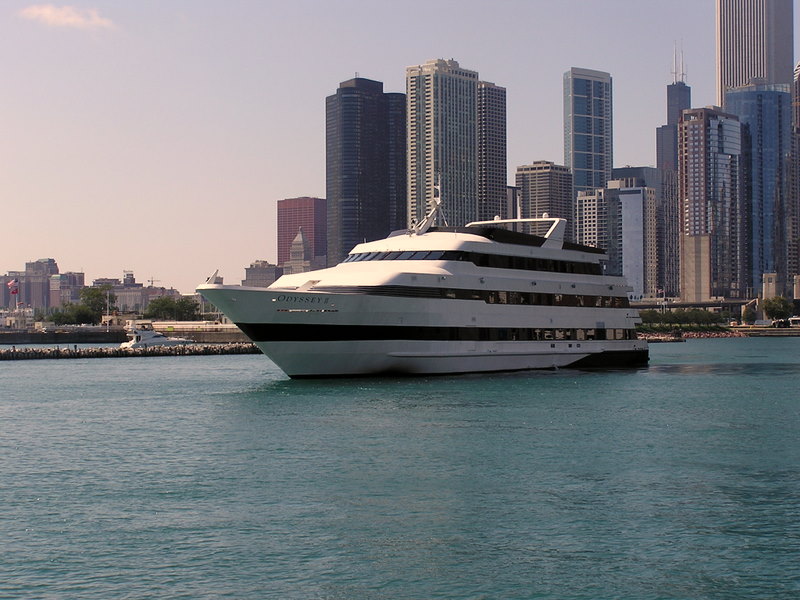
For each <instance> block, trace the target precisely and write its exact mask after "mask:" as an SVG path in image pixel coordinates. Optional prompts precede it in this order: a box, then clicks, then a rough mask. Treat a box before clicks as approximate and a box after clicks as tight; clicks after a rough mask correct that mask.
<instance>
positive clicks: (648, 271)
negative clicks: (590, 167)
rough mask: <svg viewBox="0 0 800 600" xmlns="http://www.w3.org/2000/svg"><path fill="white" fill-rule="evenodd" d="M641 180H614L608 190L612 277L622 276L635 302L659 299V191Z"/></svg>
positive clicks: (609, 247)
mask: <svg viewBox="0 0 800 600" xmlns="http://www.w3.org/2000/svg"><path fill="white" fill-rule="evenodd" d="M643 183H644V182H643V181H642V180H641V179H639V178H637V177H631V178H623V179H612V180H611V181H609V182H608V184H607V186H606V189H605V201H606V212H607V219H608V220H607V224H606V227H607V234H606V240H607V243H608V268H607V270H606V273H608V274H609V275H622V276H624V277H625V280H626V281H627V282H628V285H630V286H631V288H632V290H631V291H630V292H629V293H628V297H629V298H630V299H631V300H641V299H642V298H653V297H655V296H656V277H657V274H658V256H657V252H656V247H657V246H656V241H657V240H656V190H655V189H654V188H651V187H647V186H645V185H642V184H643Z"/></svg>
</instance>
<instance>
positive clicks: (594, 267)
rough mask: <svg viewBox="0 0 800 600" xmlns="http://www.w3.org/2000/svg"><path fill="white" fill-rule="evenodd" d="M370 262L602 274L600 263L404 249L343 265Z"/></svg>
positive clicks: (356, 257) (360, 256) (352, 257)
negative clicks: (459, 264) (461, 264)
mask: <svg viewBox="0 0 800 600" xmlns="http://www.w3.org/2000/svg"><path fill="white" fill-rule="evenodd" d="M372 260H450V261H455V262H470V263H472V264H474V265H475V266H477V267H489V268H492V269H515V270H519V271H538V272H544V273H569V274H572V275H602V274H603V268H602V266H601V265H600V264H599V263H587V262H574V261H568V260H554V259H550V258H530V257H527V256H505V255H498V254H481V253H480V252H467V251H463V250H419V251H413V250H406V251H404V252H399V251H395V252H358V253H355V254H348V255H347V258H345V259H344V261H342V262H346V263H349V262H362V261H372Z"/></svg>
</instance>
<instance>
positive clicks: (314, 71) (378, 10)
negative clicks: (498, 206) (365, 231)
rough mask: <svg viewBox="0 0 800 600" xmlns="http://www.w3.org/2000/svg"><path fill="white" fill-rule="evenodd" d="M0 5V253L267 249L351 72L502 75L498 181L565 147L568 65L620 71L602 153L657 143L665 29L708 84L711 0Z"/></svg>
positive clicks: (396, 76) (668, 44)
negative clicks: (430, 67)
mask: <svg viewBox="0 0 800 600" xmlns="http://www.w3.org/2000/svg"><path fill="white" fill-rule="evenodd" d="M0 4H1V6H0V32H2V35H0V57H2V58H0V61H2V62H1V64H2V71H0V77H2V92H0V123H2V126H1V127H0V201H1V202H2V213H0V214H1V215H2V216H1V217H0V222H1V223H2V238H0V239H2V241H1V242H0V249H1V250H2V251H1V252H0V272H2V273H5V272H7V271H9V270H17V269H23V268H24V266H25V262H26V261H30V260H35V259H38V258H48V257H51V258H55V259H56V260H57V261H58V265H59V267H60V269H61V271H84V272H85V273H86V278H87V282H90V281H91V280H92V279H95V278H98V277H120V278H121V277H122V271H123V270H133V271H134V272H135V274H136V277H137V279H138V280H139V281H145V280H148V279H150V278H151V277H152V278H154V279H156V280H159V281H160V283H157V285H165V286H174V287H176V288H178V289H179V290H181V291H182V292H184V293H189V292H191V291H192V290H193V289H194V287H195V285H197V284H198V283H200V282H202V281H203V280H204V279H205V278H206V277H207V276H208V275H209V274H211V273H212V272H213V271H214V270H215V269H217V268H219V269H220V274H221V275H223V276H224V277H225V282H226V283H239V282H240V280H241V279H243V278H244V269H245V267H246V266H248V265H249V264H250V262H252V261H253V260H256V259H268V260H270V261H272V262H275V260H276V258H277V250H276V234H275V213H276V208H275V207H276V201H277V200H279V199H281V198H290V197H295V196H319V197H324V196H325V97H326V96H327V95H330V94H332V93H333V92H334V91H335V89H336V88H337V86H338V84H339V83H340V82H341V81H343V80H346V79H349V78H351V77H353V76H354V75H355V73H358V74H359V75H360V76H362V77H368V78H371V79H376V80H379V81H382V82H384V90H385V91H405V67H407V66H409V65H415V64H420V63H422V62H425V61H426V60H429V59H432V58H454V59H456V60H458V61H459V62H460V64H461V66H463V67H465V68H468V69H472V70H475V71H478V72H479V74H480V77H481V79H483V80H486V81H492V82H494V83H496V84H498V85H502V86H504V87H506V88H507V100H508V159H509V182H510V183H513V177H514V171H515V168H516V166H517V165H520V164H525V163H529V162H531V161H534V160H540V159H544V160H552V161H555V162H557V163H563V139H562V74H563V73H564V71H566V70H568V69H569V68H570V67H573V66H575V67H585V68H590V69H597V70H602V71H609V72H610V73H611V74H612V77H613V85H614V162H615V166H623V165H628V164H629V165H652V164H653V163H654V162H655V128H656V127H657V126H659V125H661V124H663V123H664V121H665V118H666V117H665V112H666V107H665V86H666V85H667V84H668V83H671V81H672V75H671V73H670V72H671V68H672V55H673V47H674V45H675V44H676V43H677V44H678V45H679V46H682V47H683V51H684V55H685V61H686V67H687V68H686V72H687V77H686V80H687V83H688V84H689V85H690V86H691V87H692V104H693V106H704V105H707V104H711V103H713V102H714V93H715V92H714V2H713V1H712V0H691V1H690V0H669V1H668V2H665V1H664V0H596V1H588V0H586V1H578V0H558V1H556V2H554V1H553V0H548V1H546V2H545V1H540V0H527V1H514V0H495V1H493V2H474V1H456V0H453V1H439V0H426V1H421V2H418V1H415V0H407V1H404V2H397V1H391V2H390V1H379V0H372V1H368V0H365V1H355V0H350V1H336V0H319V1H313V2H312V1H304V0H291V1H286V0H283V1H280V2H273V1H267V0H262V1H256V0H252V1H245V0H224V1H223V0H218V1H211V0H136V1H123V0H117V1H103V0H89V1H84V0H74V1H72V2H70V3H69V4H60V3H55V4H44V3H42V4H38V3H34V2H23V1H17V0H3V2H2V3H0ZM795 12H796V13H797V11H795Z"/></svg>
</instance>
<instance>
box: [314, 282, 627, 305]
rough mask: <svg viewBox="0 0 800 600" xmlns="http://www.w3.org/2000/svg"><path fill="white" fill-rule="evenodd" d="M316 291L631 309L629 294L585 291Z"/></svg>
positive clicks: (401, 288) (398, 288)
mask: <svg viewBox="0 0 800 600" xmlns="http://www.w3.org/2000/svg"><path fill="white" fill-rule="evenodd" d="M311 291H314V292H325V293H330V294H364V295H368V296H394V297H400V298H440V299H441V298H446V299H450V300H480V301H483V302H485V303H486V304H513V305H517V306H573V307H579V308H580V307H587V308H630V302H629V301H628V297H627V296H591V295H586V294H546V293H540V292H513V291H502V290H466V289H459V288H434V287H414V286H403V285H381V286H366V285H364V286H332V285H331V286H315V287H313V288H311Z"/></svg>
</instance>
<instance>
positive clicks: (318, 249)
mask: <svg viewBox="0 0 800 600" xmlns="http://www.w3.org/2000/svg"><path fill="white" fill-rule="evenodd" d="M327 227H328V220H327V210H326V201H325V199H324V198H309V197H303V198H286V199H285V200H278V264H279V265H282V264H283V263H285V262H286V261H287V260H289V257H290V252H291V247H292V241H293V240H294V238H295V236H296V235H297V232H298V231H299V230H300V229H302V230H303V234H304V235H305V237H306V239H307V240H308V245H309V252H310V254H311V256H314V257H323V256H325V255H326V254H327V239H328V236H327Z"/></svg>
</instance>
